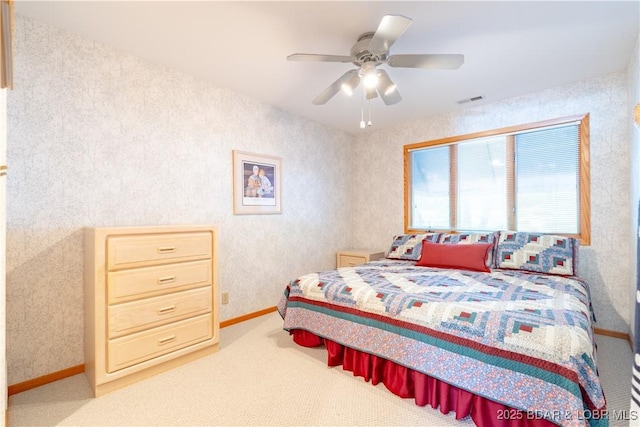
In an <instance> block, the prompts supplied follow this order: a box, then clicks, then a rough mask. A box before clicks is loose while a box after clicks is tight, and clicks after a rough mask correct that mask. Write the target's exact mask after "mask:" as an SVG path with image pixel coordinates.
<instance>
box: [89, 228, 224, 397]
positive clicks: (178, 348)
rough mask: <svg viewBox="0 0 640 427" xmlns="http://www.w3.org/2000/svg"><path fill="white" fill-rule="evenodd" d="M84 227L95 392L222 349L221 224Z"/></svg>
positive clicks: (90, 347)
mask: <svg viewBox="0 0 640 427" xmlns="http://www.w3.org/2000/svg"><path fill="white" fill-rule="evenodd" d="M84 233H85V234H84V248H85V260H84V301H85V304H84V307H85V336H84V347H85V350H84V353H85V373H86V375H87V378H88V379H89V384H90V385H91V387H92V389H93V393H94V395H95V396H96V397H97V396H100V395H102V394H105V393H108V392H110V391H112V390H115V389H117V388H119V387H122V386H125V385H128V384H131V383H133V382H136V381H139V380H141V379H143V378H147V377H149V376H151V375H154V374H157V373H159V372H162V371H164V370H167V369H170V368H173V367H175V366H178V365H181V364H183V363H186V362H188V361H191V360H195V359H196V358H198V357H201V356H204V355H206V354H210V353H213V352H215V351H216V350H217V349H218V343H219V331H220V329H219V315H218V283H217V247H216V245H217V228H216V227H213V226H159V227H118V228H86V229H85V231H84Z"/></svg>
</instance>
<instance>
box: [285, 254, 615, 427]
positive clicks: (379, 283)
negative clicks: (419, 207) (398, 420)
mask: <svg viewBox="0 0 640 427" xmlns="http://www.w3.org/2000/svg"><path fill="white" fill-rule="evenodd" d="M278 310H279V312H280V314H281V315H282V317H283V319H284V329H285V330H293V329H302V330H307V331H309V332H312V333H314V334H316V335H318V336H321V337H324V338H327V339H330V340H333V341H336V342H338V343H340V344H343V345H345V346H348V347H351V348H354V349H357V350H360V351H364V352H367V353H371V354H375V355H378V356H381V357H384V358H386V359H389V360H391V361H393V362H395V363H398V364H400V365H403V366H406V367H408V368H411V369H414V370H416V371H419V372H422V373H425V374H427V375H430V376H432V377H434V378H437V379H439V380H441V381H444V382H447V383H449V384H451V385H454V386H456V387H459V388H462V389H465V390H468V391H470V392H472V393H474V394H477V395H480V396H483V397H486V398H489V399H491V400H494V401H496V402H500V403H502V404H505V405H507V406H510V407H512V408H516V409H521V410H523V411H526V414H527V415H528V416H531V417H538V418H546V419H549V420H551V421H553V422H555V423H557V424H560V425H585V424H600V425H601V424H603V423H605V424H606V419H600V420H597V418H599V416H598V414H599V413H602V412H604V409H605V398H604V395H603V392H602V388H601V386H600V382H599V379H598V375H597V370H596V360H595V359H596V353H595V343H594V340H593V333H592V326H591V321H592V311H591V306H590V299H589V293H588V288H587V285H586V283H584V282H583V281H581V280H579V279H578V278H575V277H563V276H551V275H544V274H535V273H526V272H522V271H515V270H493V271H492V272H491V273H483V272H471V271H466V270H445V269H437V268H428V267H416V266H415V262H412V261H395V260H389V259H386V260H382V261H375V262H370V263H367V264H363V265H360V266H356V267H348V268H339V269H335V270H328V271H323V272H319V273H312V274H307V275H304V276H301V277H299V278H297V279H296V280H294V281H292V282H291V283H290V284H289V285H288V286H287V288H286V290H285V294H284V296H283V297H282V299H281V301H280V302H279V304H278ZM605 418H606V417H605Z"/></svg>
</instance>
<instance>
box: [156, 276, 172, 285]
mask: <svg viewBox="0 0 640 427" xmlns="http://www.w3.org/2000/svg"><path fill="white" fill-rule="evenodd" d="M175 281H176V276H169V277H160V278H159V279H158V285H166V284H167V283H172V282H175Z"/></svg>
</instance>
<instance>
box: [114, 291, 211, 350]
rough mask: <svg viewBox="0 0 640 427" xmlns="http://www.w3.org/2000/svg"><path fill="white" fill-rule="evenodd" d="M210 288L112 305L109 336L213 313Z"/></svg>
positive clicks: (117, 335)
mask: <svg viewBox="0 0 640 427" xmlns="http://www.w3.org/2000/svg"><path fill="white" fill-rule="evenodd" d="M211 304H212V300H211V287H210V286H209V287H206V288H201V289H192V290H190V291H183V292H178V293H175V294H169V295H163V296H160V297H154V298H147V299H143V300H139V301H131V302H126V303H124V304H117V305H113V306H109V308H108V310H107V311H108V316H109V338H115V337H119V336H122V335H125V334H130V333H133V332H138V331H141V330H143V329H149V328H152V327H155V326H161V325H165V324H167V323H170V322H175V321H177V320H181V319H185V318H187V317H193V316H197V315H199V314H205V313H211Z"/></svg>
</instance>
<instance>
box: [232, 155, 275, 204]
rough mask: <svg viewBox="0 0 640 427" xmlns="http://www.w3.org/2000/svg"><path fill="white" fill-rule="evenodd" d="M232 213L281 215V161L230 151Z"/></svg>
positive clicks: (269, 157)
mask: <svg viewBox="0 0 640 427" xmlns="http://www.w3.org/2000/svg"><path fill="white" fill-rule="evenodd" d="M233 213H234V214H235V215H251V214H279V213H282V159H281V158H280V157H273V156H265V155H262V154H254V153H247V152H244V151H237V150H233Z"/></svg>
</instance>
